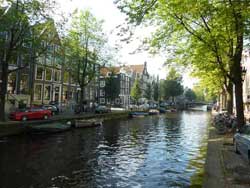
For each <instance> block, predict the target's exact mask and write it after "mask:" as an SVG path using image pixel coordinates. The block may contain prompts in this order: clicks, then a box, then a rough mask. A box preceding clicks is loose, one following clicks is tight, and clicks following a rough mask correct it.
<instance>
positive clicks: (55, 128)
mask: <svg viewBox="0 0 250 188" xmlns="http://www.w3.org/2000/svg"><path fill="white" fill-rule="evenodd" d="M70 128H71V124H70V123H68V124H62V123H48V124H41V125H27V126H26V129H27V131H28V133H34V134H49V133H59V132H64V131H67V130H70Z"/></svg>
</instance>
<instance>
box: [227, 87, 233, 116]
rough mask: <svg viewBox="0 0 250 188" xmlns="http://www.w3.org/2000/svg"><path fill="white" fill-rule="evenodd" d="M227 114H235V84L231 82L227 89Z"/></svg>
mask: <svg viewBox="0 0 250 188" xmlns="http://www.w3.org/2000/svg"><path fill="white" fill-rule="evenodd" d="M227 112H228V113H229V114H233V83H232V82H230V83H229V85H228V87H227Z"/></svg>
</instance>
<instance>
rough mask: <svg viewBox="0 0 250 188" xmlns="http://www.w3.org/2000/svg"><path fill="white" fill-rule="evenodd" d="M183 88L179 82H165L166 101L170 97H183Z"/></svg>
mask: <svg viewBox="0 0 250 188" xmlns="http://www.w3.org/2000/svg"><path fill="white" fill-rule="evenodd" d="M182 93H183V86H182V85H181V83H180V82H178V81H177V80H166V81H165V93H164V94H165V99H168V98H169V97H177V96H179V95H182Z"/></svg>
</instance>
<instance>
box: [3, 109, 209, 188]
mask: <svg viewBox="0 0 250 188" xmlns="http://www.w3.org/2000/svg"><path fill="white" fill-rule="evenodd" d="M209 121H210V114H209V113H207V112H181V113H172V114H167V115H160V116H149V117H145V118H136V119H128V120H115V121H108V122H105V123H104V125H103V126H102V127H96V128H88V129H77V130H72V131H69V132H65V133H61V134H54V135H39V136H31V135H22V136H15V137H8V138H2V139H0V187H1V188H45V187H51V188H52V187H54V188H55V187H58V188H72V187H73V188H78V187H90V188H92V187H127V188H130V187H138V188H140V187H143V188H144V187H148V188H163V187H164V188H166V187H201V181H202V170H203V165H204V161H205V151H206V143H207V133H208V124H209Z"/></svg>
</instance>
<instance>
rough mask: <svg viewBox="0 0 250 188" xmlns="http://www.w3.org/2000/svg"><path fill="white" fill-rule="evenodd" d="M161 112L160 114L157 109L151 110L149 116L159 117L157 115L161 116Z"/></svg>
mask: <svg viewBox="0 0 250 188" xmlns="http://www.w3.org/2000/svg"><path fill="white" fill-rule="evenodd" d="M159 113H160V112H159V110H157V109H150V110H149V111H148V114H149V115H157V114H159Z"/></svg>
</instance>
